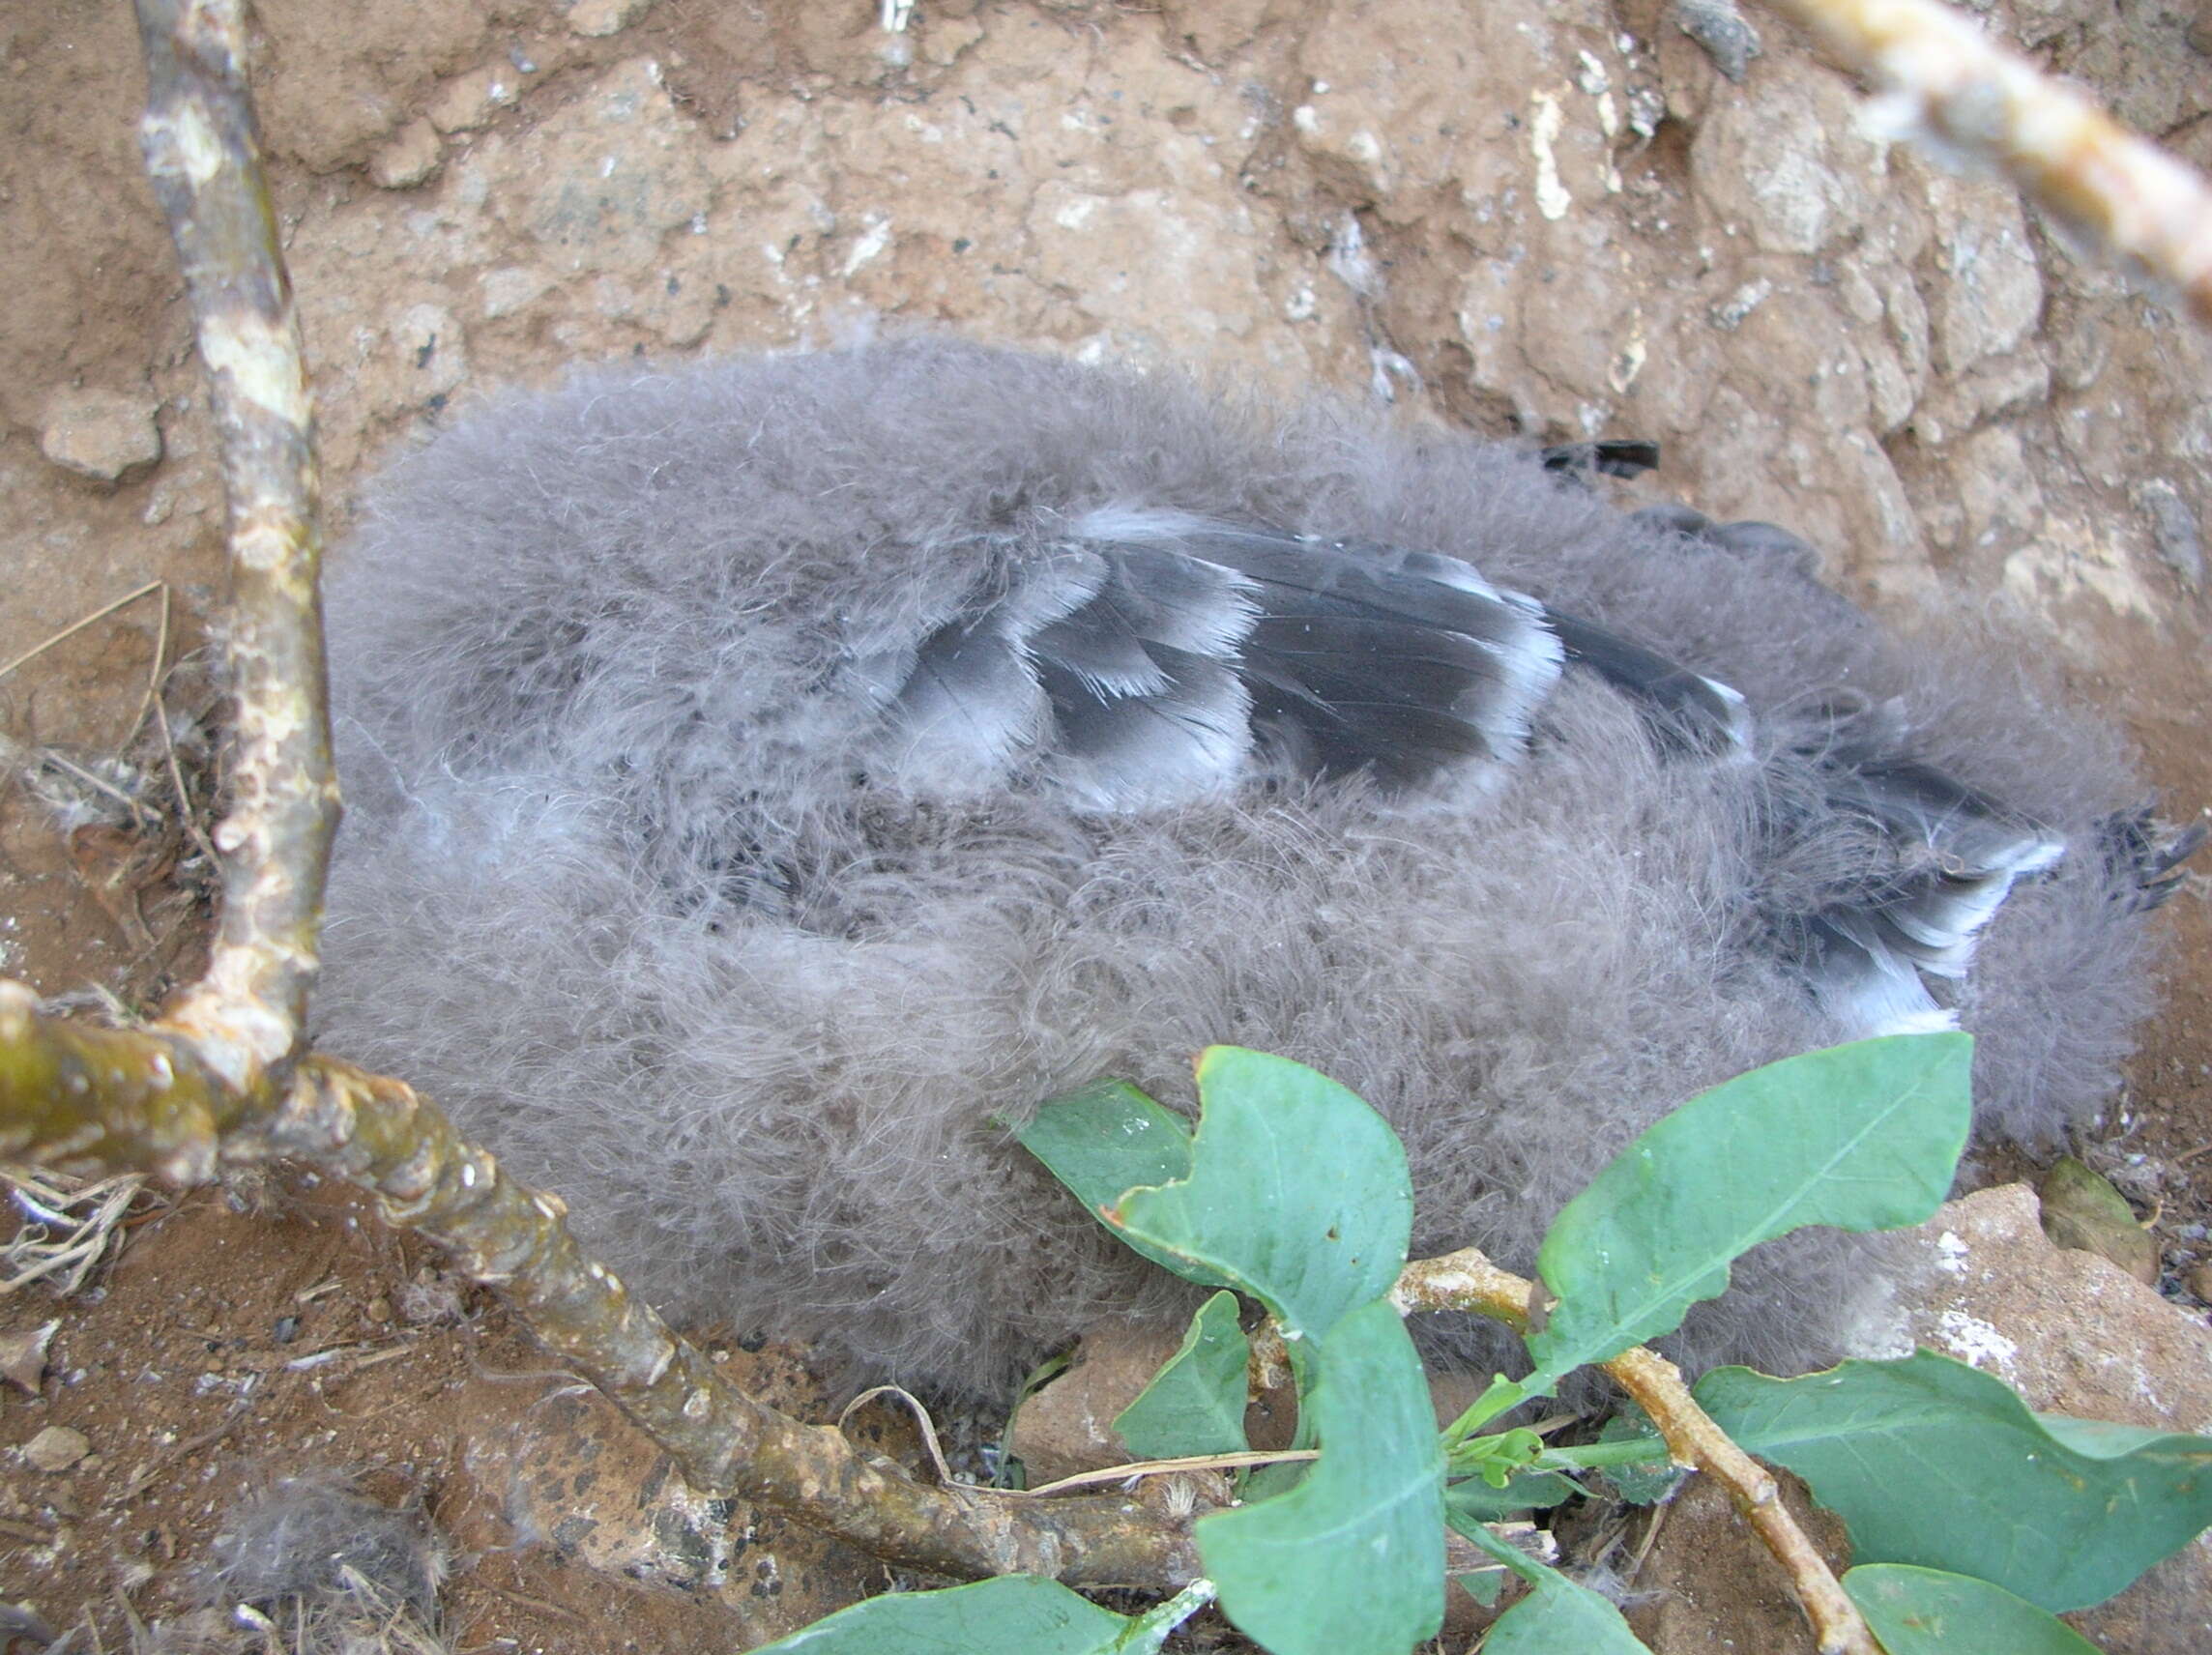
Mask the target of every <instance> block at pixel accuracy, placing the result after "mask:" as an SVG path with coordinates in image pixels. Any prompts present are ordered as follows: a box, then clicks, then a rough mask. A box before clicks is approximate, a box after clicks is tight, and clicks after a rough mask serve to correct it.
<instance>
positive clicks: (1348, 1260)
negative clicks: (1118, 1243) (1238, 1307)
mask: <svg viewBox="0 0 2212 1655" xmlns="http://www.w3.org/2000/svg"><path fill="white" fill-rule="evenodd" d="M1198 1096H1199V1127H1198V1136H1197V1137H1196V1139H1194V1140H1193V1141H1192V1144H1191V1165H1190V1175H1189V1176H1188V1177H1186V1178H1184V1179H1182V1180H1180V1181H1179V1182H1174V1183H1167V1184H1163V1185H1160V1186H1158V1187H1156V1188H1149V1189H1133V1190H1130V1191H1129V1192H1128V1193H1127V1194H1126V1195H1124V1196H1122V1197H1121V1201H1120V1202H1119V1203H1118V1204H1117V1205H1115V1206H1114V1207H1113V1208H1112V1209H1110V1210H1109V1211H1108V1213H1107V1215H1106V1217H1107V1222H1108V1223H1110V1224H1112V1225H1114V1226H1115V1228H1116V1229H1118V1230H1120V1231H1121V1232H1122V1233H1123V1234H1125V1235H1127V1236H1128V1237H1129V1239H1130V1241H1131V1243H1132V1244H1133V1245H1136V1246H1138V1247H1139V1248H1140V1250H1142V1251H1144V1252H1145V1253H1146V1254H1147V1256H1148V1257H1156V1256H1157V1254H1156V1253H1155V1252H1154V1249H1158V1250H1159V1251H1162V1252H1165V1253H1168V1254H1171V1255H1173V1256H1174V1257H1176V1258H1178V1259H1180V1260H1182V1261H1183V1262H1184V1267H1183V1269H1182V1273H1183V1274H1184V1275H1187V1276H1190V1277H1191V1279H1192V1280H1194V1281H1216V1282H1219V1283H1220V1284H1221V1285H1224V1286H1231V1287H1237V1288H1239V1289H1241V1290H1242V1291H1244V1292H1248V1293H1250V1294H1252V1296H1253V1297H1255V1298H1257V1299H1259V1300H1260V1302H1261V1303H1263V1304H1265V1305H1266V1307H1267V1309H1268V1311H1269V1312H1270V1313H1271V1314H1272V1315H1273V1316H1274V1318H1275V1321H1277V1322H1278V1323H1279V1324H1280V1325H1281V1327H1282V1330H1283V1337H1284V1338H1286V1339H1290V1340H1299V1339H1309V1340H1313V1341H1315V1342H1317V1343H1318V1342H1319V1341H1322V1340H1324V1339H1325V1338H1326V1337H1327V1336H1328V1332H1329V1329H1330V1328H1331V1327H1333V1326H1334V1325H1335V1324H1336V1321H1337V1319H1338V1318H1339V1317H1341V1316H1343V1315H1344V1314H1345V1313H1346V1312H1347V1311H1349V1310H1351V1309H1353V1307H1354V1306H1357V1305H1363V1304H1366V1303H1368V1302H1369V1301H1370V1300H1373V1299H1378V1298H1381V1297H1382V1296H1383V1294H1384V1293H1386V1292H1389V1291H1390V1287H1391V1284H1392V1283H1394V1282H1395V1281H1396V1280H1397V1279H1398V1272H1399V1270H1400V1269H1402V1268H1403V1267H1404V1266H1405V1263H1406V1243H1407V1240H1408V1239H1409V1237H1410V1236H1411V1235H1412V1225H1413V1190H1412V1180H1411V1178H1410V1177H1409V1176H1408V1174H1407V1171H1406V1151H1405V1150H1404V1148H1402V1147H1400V1146H1399V1143H1398V1138H1397V1134H1395V1133H1394V1132H1392V1131H1391V1130H1390V1128H1389V1125H1388V1124H1387V1123H1386V1122H1385V1121H1384V1120H1383V1118H1382V1117H1381V1116H1380V1115H1377V1114H1376V1113H1375V1112H1374V1111H1373V1110H1372V1109H1370V1108H1368V1107H1367V1105H1366V1104H1364V1103H1362V1102H1361V1101H1360V1100H1359V1099H1358V1098H1357V1097H1355V1096H1353V1094H1352V1093H1351V1092H1349V1091H1347V1090H1346V1089H1344V1088H1343V1087H1341V1086H1338V1085H1337V1084H1336V1082H1334V1081H1332V1080H1330V1079H1329V1078H1328V1077H1327V1076H1326V1075H1322V1074H1317V1073H1316V1072H1315V1071H1313V1070H1312V1069H1309V1068H1307V1067H1306V1066H1305V1065H1304V1064H1302V1063H1294V1062H1292V1061H1291V1060H1289V1059H1287V1058H1270V1057H1268V1056H1266V1054H1265V1053H1261V1052H1247V1051H1245V1050H1244V1049H1243V1048H1242V1047H1240V1046H1213V1047H1209V1048H1208V1049H1207V1050H1206V1051H1205V1052H1203V1053H1201V1054H1200V1056H1199V1060H1198Z"/></svg>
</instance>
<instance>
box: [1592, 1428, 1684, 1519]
mask: <svg viewBox="0 0 2212 1655" xmlns="http://www.w3.org/2000/svg"><path fill="white" fill-rule="evenodd" d="M1597 1439H1598V1440H1599V1441H1600V1442H1604V1443H1612V1442H1621V1443H1638V1444H1641V1445H1643V1446H1644V1447H1647V1448H1649V1449H1650V1450H1651V1458H1650V1459H1649V1460H1648V1461H1644V1462H1643V1463H1631V1464H1619V1465H1612V1464H1609V1465H1605V1466H1600V1467H1599V1469H1600V1471H1601V1472H1602V1473H1603V1474H1604V1476H1605V1479H1606V1481H1607V1482H1609V1483H1611V1484H1612V1485H1613V1486H1614V1488H1615V1491H1617V1492H1618V1494H1619V1495H1620V1497H1621V1498H1622V1499H1624V1500H1626V1501H1628V1503H1629V1504H1630V1505H1656V1504H1658V1503H1659V1502H1660V1501H1661V1500H1663V1499H1665V1498H1666V1497H1667V1496H1668V1495H1671V1494H1673V1493H1674V1491H1675V1490H1676V1489H1678V1488H1680V1487H1681V1486H1682V1479H1683V1478H1684V1477H1686V1476H1688V1475H1689V1474H1690V1473H1689V1472H1688V1471H1687V1470H1685V1469H1684V1468H1683V1467H1682V1466H1677V1465H1675V1464H1674V1462H1673V1461H1672V1460H1671V1459H1669V1458H1668V1450H1667V1440H1666V1438H1665V1437H1661V1436H1660V1435H1659V1428H1658V1427H1657V1426H1655V1425H1653V1424H1652V1423H1651V1417H1650V1415H1648V1414H1647V1413H1645V1412H1644V1410H1643V1409H1642V1408H1638V1407H1637V1406H1636V1405H1635V1404H1634V1403H1624V1404H1622V1405H1621V1408H1620V1411H1619V1412H1618V1413H1616V1414H1615V1415H1614V1416H1613V1417H1612V1418H1611V1419H1609V1420H1607V1421H1606V1422H1605V1425H1604V1428H1603V1429H1602V1430H1600V1431H1599V1432H1598V1434H1597Z"/></svg>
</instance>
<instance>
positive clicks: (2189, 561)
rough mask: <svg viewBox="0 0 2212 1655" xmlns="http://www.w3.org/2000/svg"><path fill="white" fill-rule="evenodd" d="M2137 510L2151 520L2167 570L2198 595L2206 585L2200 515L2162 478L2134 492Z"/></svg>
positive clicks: (2142, 482)
mask: <svg viewBox="0 0 2212 1655" xmlns="http://www.w3.org/2000/svg"><path fill="white" fill-rule="evenodd" d="M2134 494H2135V502H2136V509H2138V510H2139V511H2140V512H2141V513H2142V514H2143V515H2144V516H2145V517H2148V518H2149V519H2150V532H2151V537H2152V538H2153V539H2154V540H2155V541H2156V542H2157V543H2158V555H2159V556H2160V557H2161V558H2162V559H2164V560H2165V562H2166V566H2167V567H2168V568H2170V569H2172V570H2173V572H2174V573H2175V574H2177V575H2179V576H2180V577H2181V584H2182V585H2183V586H2185V587H2187V588H2188V589H2189V590H2190V591H2191V592H2195V591H2196V590H2197V588H2198V587H2200V586H2202V585H2203V584H2204V535H2203V532H2202V531H2201V530H2200V529H2198V528H2197V513H2196V512H2194V511H2192V510H2191V509H2190V508H2189V502H2188V501H2186V500H2184V499H2182V497H2181V490H2180V489H2178V488H2176V487H2174V486H2173V484H2172V483H2170V482H2168V481H2167V480H2166V479H2164V478H2162V477H2154V478H2148V479H2144V480H2143V481H2141V482H2139V483H2138V484H2136V486H2135V490H2134Z"/></svg>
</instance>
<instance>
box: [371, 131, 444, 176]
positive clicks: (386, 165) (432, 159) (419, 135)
mask: <svg viewBox="0 0 2212 1655" xmlns="http://www.w3.org/2000/svg"><path fill="white" fill-rule="evenodd" d="M443 164H445V149H444V146H443V145H441V144H440V143H439V142H438V129H437V128H436V127H433V126H432V125H431V124H430V123H429V122H428V121H426V120H414V121H410V122H408V123H407V125H405V126H404V127H402V128H400V129H399V131H398V133H397V134H396V135H395V136H394V137H393V140H392V141H391V142H390V143H388V144H386V145H385V146H384V148H382V149H381V150H378V151H377V152H376V159H375V160H371V161H370V162H369V163H368V176H369V177H370V178H372V179H374V180H375V181H376V183H377V185H378V187H379V188H381V189H414V188H415V186H417V185H418V184H422V183H426V182H427V181H428V180H430V179H432V178H434V177H436V176H437V172H438V168H439V167H440V166H442V165H443Z"/></svg>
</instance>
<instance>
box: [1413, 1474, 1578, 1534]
mask: <svg viewBox="0 0 2212 1655" xmlns="http://www.w3.org/2000/svg"><path fill="white" fill-rule="evenodd" d="M1582 1492H1583V1491H1582V1489H1581V1488H1580V1487H1579V1486H1578V1485H1577V1484H1576V1482H1575V1480H1574V1479H1573V1478H1572V1477H1569V1476H1566V1475H1564V1474H1562V1473H1560V1472H1558V1471H1524V1472H1522V1473H1521V1474H1520V1475H1519V1476H1517V1477H1512V1478H1509V1479H1508V1480H1507V1481H1506V1484H1505V1486H1504V1487H1503V1488H1501V1489H1494V1488H1492V1487H1491V1486H1490V1485H1489V1484H1488V1483H1486V1482H1484V1481H1483V1480H1482V1479H1481V1478H1480V1477H1466V1478H1463V1479H1461V1480H1460V1481H1459V1482H1456V1483H1452V1484H1450V1485H1449V1486H1447V1487H1446V1488H1445V1490H1444V1509H1445V1511H1446V1512H1447V1513H1448V1514H1449V1515H1450V1516H1451V1517H1453V1518H1463V1519H1465V1520H1466V1521H1468V1522H1470V1523H1502V1522H1503V1521H1504V1520H1505V1519H1507V1518H1509V1517H1517V1516H1519V1515H1520V1514H1521V1513H1522V1512H1525V1511H1545V1510H1549V1509H1550V1508H1551V1507H1553V1506H1556V1505H1563V1504H1564V1503H1565V1502H1566V1501H1568V1500H1570V1499H1572V1498H1573V1497H1574V1496H1575V1495H1579V1494H1581V1493H1582ZM1452 1526H1454V1527H1455V1528H1456V1527H1458V1526H1459V1525H1458V1524H1456V1523H1455V1524H1453V1525H1452Z"/></svg>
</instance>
